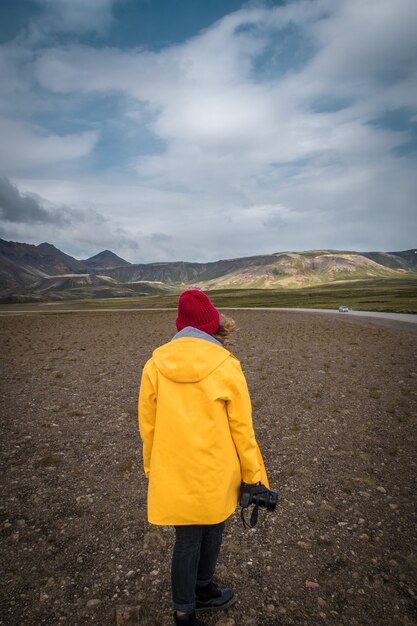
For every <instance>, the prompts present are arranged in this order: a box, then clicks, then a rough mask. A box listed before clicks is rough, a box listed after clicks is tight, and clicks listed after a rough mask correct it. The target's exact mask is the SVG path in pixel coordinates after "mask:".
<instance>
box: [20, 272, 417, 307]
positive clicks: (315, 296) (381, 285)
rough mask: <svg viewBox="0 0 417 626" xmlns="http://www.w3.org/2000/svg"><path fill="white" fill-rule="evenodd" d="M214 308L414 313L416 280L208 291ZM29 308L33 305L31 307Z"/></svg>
mask: <svg viewBox="0 0 417 626" xmlns="http://www.w3.org/2000/svg"><path fill="white" fill-rule="evenodd" d="M208 293H209V294H210V297H211V298H212V300H213V302H214V304H215V305H216V306H218V307H222V308H226V307H290V308H318V309H338V308H339V306H341V305H342V304H343V305H346V306H348V307H349V308H350V309H355V310H358V311H359V310H362V311H389V312H396V313H417V279H416V278H404V279H398V278H396V279H375V280H361V281H358V282H353V281H350V282H341V283H332V284H329V285H320V286H318V287H305V288H302V289H297V290H294V289H279V290H278V289H277V290H271V289H268V290H265V289H215V290H212V291H210V292H208ZM177 301H178V294H172V295H169V296H142V297H139V298H106V299H101V300H96V299H94V300H92V299H88V300H80V301H78V302H77V306H79V307H82V308H84V307H85V308H89V307H92V306H94V308H97V307H103V308H104V307H109V306H111V307H115V306H117V307H121V308H125V307H132V306H134V307H138V308H154V307H155V308H158V307H173V308H176V306H177ZM71 304H72V303H70V302H69V301H65V303H63V302H61V303H60V304H58V303H49V304H48V305H43V306H47V307H48V309H51V308H54V307H55V306H57V307H63V308H68V307H69V306H71ZM31 306H33V305H31Z"/></svg>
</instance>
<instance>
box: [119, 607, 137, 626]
mask: <svg viewBox="0 0 417 626" xmlns="http://www.w3.org/2000/svg"><path fill="white" fill-rule="evenodd" d="M141 613H142V611H141V608H140V606H116V625H117V626H136V625H137V624H139V618H140V617H141Z"/></svg>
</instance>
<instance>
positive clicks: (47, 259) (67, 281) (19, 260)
mask: <svg viewBox="0 0 417 626" xmlns="http://www.w3.org/2000/svg"><path fill="white" fill-rule="evenodd" d="M410 273H412V274H413V275H414V274H415V275H416V276H417V251H416V250H415V249H412V250H406V251H402V252H354V251H337V250H309V251H306V252H277V253H274V254H267V255H258V256H251V257H239V258H235V259H222V260H219V261H212V262H208V263H193V262H186V261H173V262H161V263H135V264H133V263H129V262H128V261H125V260H124V259H122V258H121V257H119V256H117V255H116V254H114V253H113V252H111V251H110V250H105V251H103V252H100V253H99V254H96V255H94V256H93V257H90V258H89V259H85V260H82V261H79V260H77V259H75V258H74V257H72V256H70V255H68V254H65V253H64V252H62V251H61V250H59V249H58V248H56V247H55V246H53V245H52V244H49V243H42V244H40V245H38V246H35V245H32V244H25V243H18V242H13V241H5V240H2V239H0V299H1V300H2V301H3V302H4V301H9V302H10V301H25V300H48V299H67V298H81V297H129V296H138V295H149V294H158V293H167V292H168V293H170V292H173V291H178V290H180V289H181V288H184V287H187V286H193V287H200V288H202V289H208V290H209V289H222V288H246V289H247V288H256V289H260V288H261V289H280V288H297V287H305V286H311V285H319V284H326V283H331V282H336V281H337V282H340V281H351V280H355V281H357V280H364V279H369V278H374V279H377V278H387V277H388V278H395V277H404V276H405V275H408V274H410Z"/></svg>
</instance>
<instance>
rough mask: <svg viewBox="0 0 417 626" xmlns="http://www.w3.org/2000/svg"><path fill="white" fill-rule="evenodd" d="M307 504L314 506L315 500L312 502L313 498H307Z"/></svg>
mask: <svg viewBox="0 0 417 626" xmlns="http://www.w3.org/2000/svg"><path fill="white" fill-rule="evenodd" d="M306 504H308V506H314V502H312V501H311V500H307V502H306Z"/></svg>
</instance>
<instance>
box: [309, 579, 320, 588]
mask: <svg viewBox="0 0 417 626" xmlns="http://www.w3.org/2000/svg"><path fill="white" fill-rule="evenodd" d="M319 587H320V585H319V583H316V582H315V581H314V580H306V589H318V588H319Z"/></svg>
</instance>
